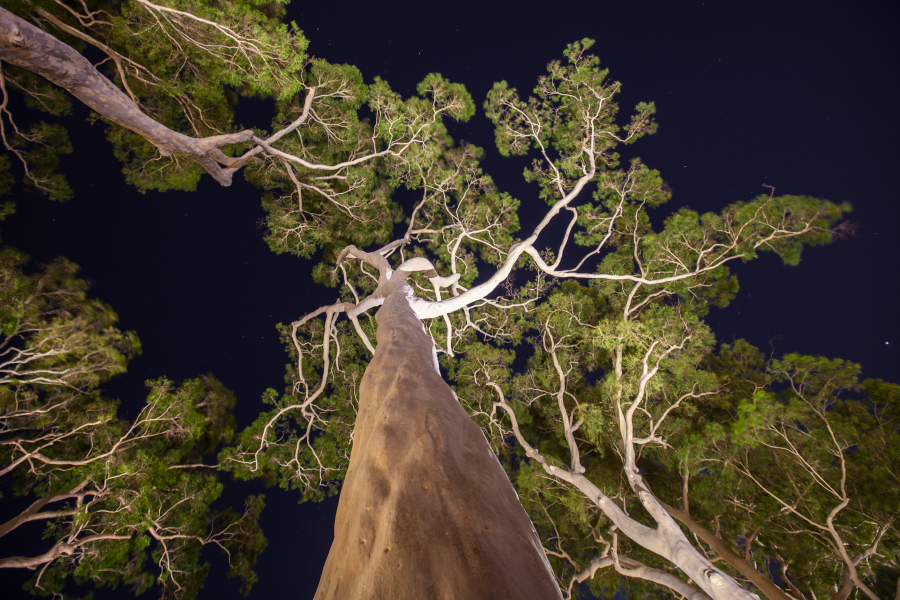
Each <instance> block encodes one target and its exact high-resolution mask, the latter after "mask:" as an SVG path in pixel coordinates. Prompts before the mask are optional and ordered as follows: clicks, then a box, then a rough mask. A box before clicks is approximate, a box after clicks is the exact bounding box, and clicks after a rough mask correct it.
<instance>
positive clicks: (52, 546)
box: [0, 250, 265, 598]
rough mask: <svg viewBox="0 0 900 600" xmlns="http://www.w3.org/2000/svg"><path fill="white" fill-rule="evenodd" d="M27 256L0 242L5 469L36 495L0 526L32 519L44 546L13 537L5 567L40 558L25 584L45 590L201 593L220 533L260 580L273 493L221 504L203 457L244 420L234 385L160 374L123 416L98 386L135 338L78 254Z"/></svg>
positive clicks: (17, 488)
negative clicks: (35, 263) (42, 261)
mask: <svg viewBox="0 0 900 600" xmlns="http://www.w3.org/2000/svg"><path fill="white" fill-rule="evenodd" d="M26 263H27V261H26V259H25V257H24V256H23V255H21V254H20V253H18V252H15V251H13V250H4V251H2V253H0V327H2V329H0V331H2V333H0V478H3V480H5V481H6V482H7V486H8V487H7V489H11V490H13V491H14V492H15V493H16V494H17V495H21V496H25V497H30V498H32V499H33V502H32V503H31V504H30V505H28V506H27V507H26V508H24V509H23V510H21V511H20V512H18V513H17V514H14V515H12V516H9V515H6V516H8V517H9V518H8V519H7V520H6V521H5V522H3V523H2V524H0V538H3V537H5V536H7V535H8V534H10V533H11V532H13V531H14V530H17V529H18V530H19V533H20V539H22V538H21V532H24V531H28V532H29V535H30V536H31V537H32V538H33V540H34V541H33V542H32V543H29V544H27V545H26V547H27V548H34V547H40V546H43V548H44V549H43V551H39V552H38V553H36V554H32V555H29V556H9V555H6V554H7V553H8V550H7V551H6V552H4V553H3V554H4V556H2V557H0V568H2V569H27V570H31V571H35V575H34V577H32V579H31V580H30V581H29V582H28V583H27V587H28V589H30V590H31V591H33V592H35V593H39V594H43V595H51V594H59V593H61V592H62V591H63V589H64V588H65V586H66V583H67V580H68V579H71V578H74V579H75V580H76V581H78V582H82V583H83V582H90V583H92V584H93V585H95V586H97V587H104V586H108V587H113V588H115V587H117V586H118V585H120V584H124V585H128V586H131V587H132V589H133V590H134V591H135V592H137V593H139V592H142V591H144V590H146V589H148V588H150V587H152V586H153V585H158V586H159V588H160V591H161V594H162V595H163V596H169V597H174V598H192V597H194V596H195V595H196V593H197V591H198V590H199V589H200V587H201V586H202V583H203V580H204V578H205V576H206V572H207V570H208V568H209V565H208V564H204V563H202V562H201V559H200V553H201V551H202V549H203V548H204V547H205V546H215V547H219V548H220V549H222V550H223V551H224V552H225V553H226V555H227V557H228V560H229V562H230V567H231V572H230V574H231V575H232V576H235V577H239V578H241V579H243V582H244V587H245V589H247V590H249V588H250V586H252V584H253V582H254V580H255V575H254V573H253V565H254V563H255V562H256V557H257V555H258V554H259V552H260V551H261V550H262V549H263V547H264V546H265V538H264V537H263V536H262V534H261V532H260V530H259V527H258V525H257V518H258V517H259V513H260V511H261V510H262V507H263V501H262V498H261V497H251V498H248V499H247V503H246V507H245V510H244V511H243V512H242V513H239V512H234V511H231V510H228V511H225V512H217V511H213V510H212V509H211V508H210V504H211V503H212V502H213V501H214V500H216V499H217V498H218V497H219V494H220V493H221V491H222V485H221V483H219V481H218V479H217V477H216V474H215V472H214V471H209V470H208V469H204V468H202V465H198V464H196V462H197V460H199V459H202V455H203V454H204V453H209V452H211V451H213V450H214V449H215V447H216V446H217V445H218V443H219V442H220V441H222V439H223V438H225V439H227V438H229V436H230V434H231V433H233V419H230V418H229V416H230V413H229V410H230V409H231V407H232V406H233V404H234V397H233V396H232V395H231V393H230V392H229V391H228V390H226V389H225V388H224V387H223V386H222V384H221V383H219V382H218V381H216V380H215V379H213V378H212V377H204V378H202V379H195V380H191V381H187V382H185V383H183V384H182V385H180V386H175V385H174V384H173V383H172V382H170V381H168V380H166V379H164V378H162V379H158V380H156V381H151V382H148V386H149V394H148V397H147V401H146V404H144V406H143V407H142V408H141V410H140V411H139V413H138V415H137V416H136V417H135V418H134V419H133V420H132V421H130V422H129V421H126V420H123V419H120V418H119V417H118V416H117V412H118V406H117V404H118V403H117V402H116V401H114V400H111V399H109V398H106V397H104V396H103V395H101V394H100V393H99V392H98V391H97V389H96V388H97V386H98V385H99V384H101V383H102V382H103V381H105V380H107V379H108V378H109V377H110V376H112V375H115V374H117V373H121V372H123V371H124V370H125V366H126V362H127V360H128V358H129V357H131V356H133V355H134V354H136V353H137V352H139V351H140V344H139V342H138V340H137V337H136V336H135V334H134V333H133V332H123V331H121V330H119V329H117V328H116V327H115V323H116V315H115V313H113V311H112V310H111V309H110V307H109V306H107V305H105V304H103V303H101V302H99V301H97V300H93V299H90V298H88V297H87V295H86V288H87V286H86V284H85V282H84V281H82V280H79V279H78V278H77V277H76V271H77V269H76V267H75V266H74V265H72V264H71V263H69V262H67V261H64V260H58V261H55V262H54V263H51V264H50V265H47V266H45V267H43V268H41V269H39V270H37V271H36V272H34V273H32V274H28V273H26V272H25V265H26ZM41 529H43V531H41ZM148 559H150V560H148Z"/></svg>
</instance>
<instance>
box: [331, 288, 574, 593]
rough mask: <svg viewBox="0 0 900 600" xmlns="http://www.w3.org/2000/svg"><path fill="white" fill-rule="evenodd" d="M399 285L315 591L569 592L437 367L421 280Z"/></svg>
mask: <svg viewBox="0 0 900 600" xmlns="http://www.w3.org/2000/svg"><path fill="white" fill-rule="evenodd" d="M398 279H399V278H398ZM392 283H393V282H392ZM389 287H392V288H394V289H392V290H386V291H389V293H388V294H386V295H387V299H386V300H385V302H384V305H383V306H382V308H381V309H380V310H379V311H378V313H377V315H376V320H377V322H378V338H377V339H378V345H377V347H376V352H375V357H374V358H373V359H372V362H371V363H370V364H369V366H368V368H367V369H366V374H365V376H364V377H363V380H362V384H361V388H360V402H359V412H358V415H357V420H356V429H355V432H354V438H353V449H352V452H351V454H350V467H349V469H348V471H347V477H346V479H345V481H344V485H343V489H342V491H341V498H340V502H339V504H338V512H337V516H336V519H335V540H334V543H333V544H332V547H331V552H330V553H329V555H328V560H327V562H326V563H325V569H324V571H323V573H322V578H321V580H320V582H319V589H318V591H317V592H316V596H315V598H316V600H325V599H332V598H333V599H340V600H353V599H357V598H359V599H362V598H365V599H371V598H384V599H391V600H405V599H409V600H414V599H415V600H419V599H422V600H427V599H429V598H447V599H451V598H457V599H462V598H465V599H466V600H477V599H479V598H484V599H491V600H501V599H504V598H509V599H510V600H512V599H516V600H531V599H538V598H540V599H551V598H552V599H558V598H561V595H560V592H559V588H558V586H557V583H556V581H555V578H554V575H553V572H552V570H551V568H550V564H549V562H548V561H547V558H546V556H545V554H544V551H543V548H542V546H541V541H540V538H539V537H538V535H537V533H536V532H535V530H534V526H533V525H532V523H531V520H530V519H529V518H528V515H527V514H526V513H525V510H524V509H523V508H522V505H521V503H520V502H519V499H518V496H517V495H516V493H515V490H514V489H513V487H512V484H511V483H510V482H509V479H508V478H507V476H506V473H505V472H504V471H503V468H502V467H501V466H500V463H499V462H498V460H497V458H496V457H495V456H494V453H493V451H492V450H491V448H490V446H489V445H488V443H487V440H486V439H485V437H484V434H483V433H482V431H481V429H480V428H479V427H478V426H477V425H476V424H475V423H474V422H473V421H472V420H471V419H470V418H469V415H468V414H467V413H466V411H465V410H464V409H463V408H462V406H461V405H460V403H459V401H458V400H457V399H456V396H455V395H454V394H453V391H452V390H451V389H450V387H449V386H448V385H447V384H446V382H444V380H443V378H442V377H441V375H440V373H439V372H438V371H437V358H436V355H435V351H434V344H433V342H432V340H431V338H430V337H429V336H428V334H426V333H425V329H424V327H423V325H422V322H421V321H420V320H419V319H418V318H417V317H416V315H415V313H414V312H413V310H412V309H411V308H410V302H409V297H411V295H412V290H411V289H410V288H409V286H408V285H406V284H405V283H403V282H402V281H397V282H396V284H395V285H391V286H389Z"/></svg>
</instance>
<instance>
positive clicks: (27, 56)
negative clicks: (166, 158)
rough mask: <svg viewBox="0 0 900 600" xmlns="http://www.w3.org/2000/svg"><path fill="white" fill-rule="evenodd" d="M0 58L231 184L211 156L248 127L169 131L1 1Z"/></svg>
mask: <svg viewBox="0 0 900 600" xmlns="http://www.w3.org/2000/svg"><path fill="white" fill-rule="evenodd" d="M0 61H6V62H8V63H9V64H11V65H15V66H17V67H21V68H23V69H27V70H29V71H31V72H33V73H36V74H38V75H40V76H42V77H44V78H46V79H47V80H48V81H50V82H51V83H54V84H56V85H58V86H59V87H61V88H63V89H64V90H66V91H67V92H69V93H70V94H72V95H73V96H75V97H76V98H78V99H79V100H81V101H82V102H83V103H85V104H86V105H87V106H89V107H90V108H91V109H93V110H95V111H97V112H98V113H100V114H101V115H103V116H104V117H106V118H107V119H109V120H110V121H113V122H114V123H117V124H119V125H121V126H122V127H125V128H126V129H130V130H131V131H134V132H135V133H137V134H138V135H140V136H142V137H144V138H145V139H146V140H147V141H149V142H150V143H151V144H153V145H154V146H156V147H157V148H158V149H159V151H160V152H161V153H162V154H163V155H169V154H174V153H179V154H185V155H187V156H191V157H193V158H195V159H196V160H197V161H198V162H199V163H200V164H201V165H203V168H204V169H206V171H207V172H208V173H209V174H210V175H212V176H213V177H214V178H215V179H216V181H218V182H219V183H221V184H222V185H225V186H227V185H231V176H232V173H233V170H230V169H222V168H221V167H220V166H219V165H218V163H217V162H216V160H215V158H221V157H222V156H224V155H222V153H221V152H220V151H218V150H217V149H218V148H221V147H222V146H227V145H229V144H236V143H238V142H247V141H250V138H251V137H252V136H253V132H252V131H249V130H247V131H241V132H238V133H230V134H225V135H214V136H210V137H205V138H192V137H190V136H187V135H184V134H181V133H178V132H177V131H172V130H171V129H169V128H168V127H166V126H165V125H163V124H161V123H159V122H157V121H155V120H153V119H151V118H150V117H149V116H147V115H146V114H144V113H143V112H142V111H141V109H140V108H138V106H137V105H136V104H135V103H134V102H133V101H132V100H131V98H129V97H128V96H127V95H126V94H125V93H124V92H123V91H122V90H120V89H119V88H117V87H116V86H115V85H114V84H113V83H112V82H111V81H110V80H109V79H107V78H106V77H104V76H103V74H101V73H100V72H99V71H98V70H97V69H96V68H94V65H92V64H91V63H90V62H89V61H88V60H87V59H86V58H84V57H83V56H82V55H81V54H79V53H78V52H76V51H75V50H74V49H73V48H71V47H70V46H68V45H67V44H64V43H62V42H61V41H59V40H58V39H56V38H55V37H53V36H52V35H50V34H49V33H47V32H46V31H44V30H42V29H40V28H38V27H35V26H34V25H32V24H31V23H28V22H27V21H25V20H23V19H21V18H19V17H17V16H16V15H14V14H12V13H11V12H9V11H7V10H6V9H5V8H2V7H0Z"/></svg>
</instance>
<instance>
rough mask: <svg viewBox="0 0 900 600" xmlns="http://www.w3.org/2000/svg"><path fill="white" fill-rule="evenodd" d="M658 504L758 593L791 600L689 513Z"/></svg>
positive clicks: (782, 599) (774, 598)
mask: <svg viewBox="0 0 900 600" xmlns="http://www.w3.org/2000/svg"><path fill="white" fill-rule="evenodd" d="M660 504H662V506H663V508H665V509H666V512H668V513H669V514H670V515H672V517H674V518H675V519H677V520H679V521H681V522H682V523H683V524H684V525H686V526H687V528H688V529H690V530H691V531H692V532H693V533H695V534H696V535H697V537H699V538H700V539H701V540H703V541H704V542H706V543H707V544H709V547H710V548H712V549H713V550H715V551H716V554H718V555H719V556H721V557H722V560H724V561H725V562H727V563H728V564H729V565H731V566H732V567H734V568H735V569H737V570H738V572H739V573H740V574H741V575H743V576H744V577H746V578H747V580H748V581H750V583H752V584H753V585H755V586H756V587H757V588H759V591H761V592H762V593H763V594H765V595H766V596H767V597H768V598H769V599H770V600H792V599H791V597H790V596H788V595H787V594H785V593H784V591H783V590H782V589H781V588H780V587H778V586H777V585H775V584H774V583H772V581H771V580H770V579H769V578H768V577H766V576H765V575H763V574H762V573H760V572H759V571H757V570H756V569H755V568H754V567H753V565H752V564H750V562H749V561H747V560H746V559H745V558H744V557H742V556H741V555H739V554H737V553H736V552H733V551H732V550H731V548H729V547H728V545H727V544H726V543H725V542H724V541H723V540H722V539H720V538H719V537H717V536H716V534H714V533H713V532H711V531H709V530H708V529H706V528H705V527H703V526H702V525H700V523H698V522H697V521H695V520H694V519H693V518H691V515H690V513H688V512H686V511H683V510H679V509H677V508H675V507H674V506H669V505H668V504H666V503H665V502H660Z"/></svg>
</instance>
